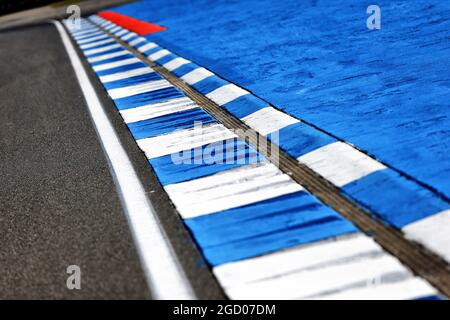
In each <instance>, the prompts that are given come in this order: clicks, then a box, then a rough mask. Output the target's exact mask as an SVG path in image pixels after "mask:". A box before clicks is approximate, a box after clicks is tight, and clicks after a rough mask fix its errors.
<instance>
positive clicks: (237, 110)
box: [222, 94, 267, 118]
mask: <svg viewBox="0 0 450 320" xmlns="http://www.w3.org/2000/svg"><path fill="white" fill-rule="evenodd" d="M222 107H223V108H225V109H226V110H227V111H228V112H229V113H231V114H232V115H234V116H235V117H237V118H243V117H245V116H248V115H249V114H251V113H253V112H255V111H258V110H260V109H262V108H265V107H267V102H265V101H263V100H261V99H259V98H257V97H255V96H254V95H251V94H246V95H244V96H242V97H239V98H237V99H234V100H233V101H231V102H228V103H226V104H224V105H223V106H222Z"/></svg>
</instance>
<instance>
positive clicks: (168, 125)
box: [128, 108, 216, 139]
mask: <svg viewBox="0 0 450 320" xmlns="http://www.w3.org/2000/svg"><path fill="white" fill-rule="evenodd" d="M196 121H198V122H201V123H202V125H206V124H209V123H212V122H216V119H214V118H213V117H211V116H210V115H209V114H207V113H206V112H205V111H203V110H202V109H200V108H194V109H189V110H185V111H181V112H177V113H171V114H167V115H164V116H161V117H157V118H151V119H147V120H142V121H137V122H132V123H128V128H129V129H130V131H131V133H132V134H133V136H134V138H135V139H143V138H149V137H153V136H157V135H160V134H165V133H168V132H171V131H174V130H177V129H189V128H193V127H194V123H195V122H196Z"/></svg>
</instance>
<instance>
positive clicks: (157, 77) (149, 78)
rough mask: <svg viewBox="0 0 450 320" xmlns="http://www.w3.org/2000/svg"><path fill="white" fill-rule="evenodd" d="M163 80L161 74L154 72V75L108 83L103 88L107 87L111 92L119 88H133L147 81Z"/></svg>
mask: <svg viewBox="0 0 450 320" xmlns="http://www.w3.org/2000/svg"><path fill="white" fill-rule="evenodd" d="M161 79H162V77H161V76H160V75H159V74H157V73H156V72H152V73H147V74H142V75H139V76H135V77H130V78H126V79H121V80H116V81H111V82H108V83H104V84H103V86H104V87H105V89H106V90H111V89H117V88H122V87H127V86H131V85H135V84H139V83H144V82H147V81H154V80H161Z"/></svg>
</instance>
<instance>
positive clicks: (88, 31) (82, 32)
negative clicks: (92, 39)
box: [72, 27, 99, 37]
mask: <svg viewBox="0 0 450 320" xmlns="http://www.w3.org/2000/svg"><path fill="white" fill-rule="evenodd" d="M96 31H99V28H97V27H93V28H89V29H83V30H80V31H75V32H72V36H74V37H78V36H80V35H82V34H87V33H90V32H96Z"/></svg>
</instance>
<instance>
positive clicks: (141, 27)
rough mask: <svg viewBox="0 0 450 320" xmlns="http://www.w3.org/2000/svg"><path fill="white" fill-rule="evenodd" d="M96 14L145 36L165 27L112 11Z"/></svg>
mask: <svg viewBox="0 0 450 320" xmlns="http://www.w3.org/2000/svg"><path fill="white" fill-rule="evenodd" d="M97 15H98V16H100V17H102V18H103V19H106V20H109V21H111V22H114V23H115V24H117V25H119V26H121V27H122V28H125V29H127V30H129V31H133V32H136V33H137V34H139V35H141V36H145V35H147V34H150V33H154V32H158V31H164V30H166V29H167V28H166V27H162V26H159V25H157V24H153V23H148V22H145V21H142V20H138V19H134V18H131V17H128V16H125V15H123V14H120V13H117V12H114V11H103V12H100V13H98V14H97Z"/></svg>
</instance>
